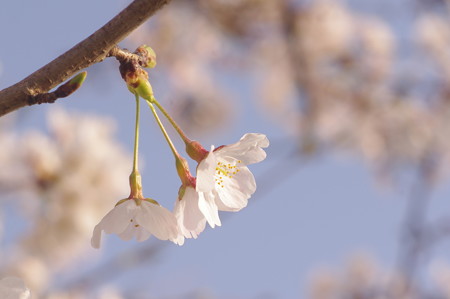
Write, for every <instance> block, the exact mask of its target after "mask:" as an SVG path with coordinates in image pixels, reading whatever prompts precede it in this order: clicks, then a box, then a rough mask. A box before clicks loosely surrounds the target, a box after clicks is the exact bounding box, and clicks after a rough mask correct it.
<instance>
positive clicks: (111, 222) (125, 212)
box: [91, 200, 136, 249]
mask: <svg viewBox="0 0 450 299" xmlns="http://www.w3.org/2000/svg"><path fill="white" fill-rule="evenodd" d="M135 210H136V203H135V202H134V200H126V201H125V202H123V203H121V204H119V205H118V206H115V207H114V208H113V209H112V210H111V211H109V212H108V214H106V215H105V217H103V219H102V220H101V221H100V223H99V224H97V225H96V226H95V227H94V232H93V233H92V238H91V245H92V247H94V248H97V249H98V248H100V243H101V239H102V230H104V231H105V233H107V234H113V233H115V234H118V235H119V236H121V235H122V236H121V238H122V239H128V240H129V239H131V238H132V237H133V236H131V237H130V238H127V237H125V236H124V235H123V233H124V232H125V231H127V228H128V226H129V224H130V219H132V218H133V216H134V214H135V213H136V211H135Z"/></svg>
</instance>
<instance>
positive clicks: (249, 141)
mask: <svg viewBox="0 0 450 299" xmlns="http://www.w3.org/2000/svg"><path fill="white" fill-rule="evenodd" d="M268 146H269V140H268V139H267V137H266V135H264V134H257V133H248V134H245V135H244V136H242V138H241V140H239V141H238V142H236V143H234V144H230V145H227V146H224V147H221V148H219V149H218V150H216V151H215V153H216V155H217V157H218V159H220V157H223V158H225V159H226V157H230V158H234V159H236V160H240V161H241V162H242V165H249V164H253V163H258V162H261V161H262V160H264V159H265V158H266V156H267V154H266V152H265V151H264V150H263V149H262V148H265V147H268Z"/></svg>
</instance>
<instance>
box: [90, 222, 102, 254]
mask: <svg viewBox="0 0 450 299" xmlns="http://www.w3.org/2000/svg"><path fill="white" fill-rule="evenodd" d="M101 240H102V227H101V226H100V224H97V225H96V226H95V227H94V232H93V233H92V238H91V246H92V247H94V248H96V249H99V248H100V243H101Z"/></svg>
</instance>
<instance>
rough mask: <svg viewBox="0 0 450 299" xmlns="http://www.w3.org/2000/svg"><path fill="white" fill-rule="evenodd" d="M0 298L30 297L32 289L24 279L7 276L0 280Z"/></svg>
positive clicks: (21, 298) (18, 298) (23, 298)
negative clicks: (26, 284)
mask: <svg viewBox="0 0 450 299" xmlns="http://www.w3.org/2000/svg"><path fill="white" fill-rule="evenodd" d="M0 298H2V299H28V298H30V290H29V289H28V288H27V287H26V286H25V283H24V282H23V280H22V279H20V278H17V277H5V278H3V279H1V280H0Z"/></svg>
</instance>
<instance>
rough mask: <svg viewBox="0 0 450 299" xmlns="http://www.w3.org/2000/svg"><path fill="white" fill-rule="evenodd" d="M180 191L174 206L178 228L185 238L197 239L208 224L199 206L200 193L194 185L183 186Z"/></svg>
mask: <svg viewBox="0 0 450 299" xmlns="http://www.w3.org/2000/svg"><path fill="white" fill-rule="evenodd" d="M180 193H181V196H180V197H179V198H178V200H177V201H176V203H175V208H174V214H175V217H176V218H177V221H178V228H179V229H180V233H181V234H182V235H183V236H184V237H185V238H194V239H196V238H197V237H198V235H199V234H200V233H201V232H202V231H203V230H204V229H205V226H206V218H205V216H204V215H203V213H202V212H201V211H200V208H199V193H198V192H197V191H196V190H195V188H194V187H192V186H188V187H184V186H183V187H182V192H180Z"/></svg>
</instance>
